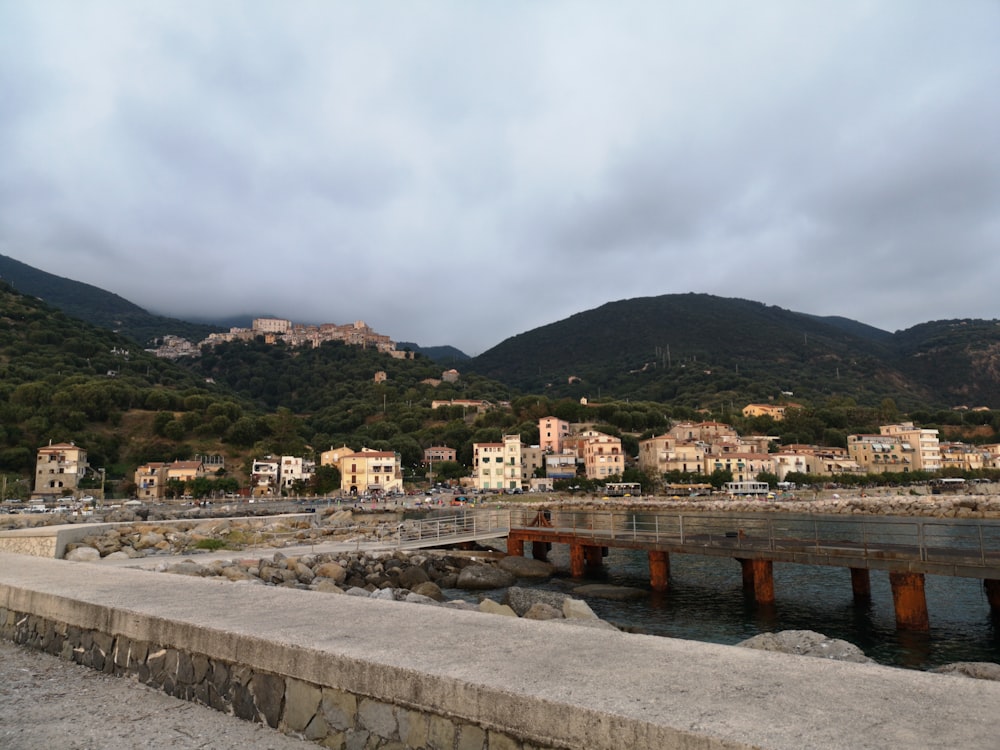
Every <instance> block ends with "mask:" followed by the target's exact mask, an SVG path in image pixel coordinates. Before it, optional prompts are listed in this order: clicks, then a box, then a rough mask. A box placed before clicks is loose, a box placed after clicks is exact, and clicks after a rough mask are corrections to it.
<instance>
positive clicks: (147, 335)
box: [0, 255, 223, 346]
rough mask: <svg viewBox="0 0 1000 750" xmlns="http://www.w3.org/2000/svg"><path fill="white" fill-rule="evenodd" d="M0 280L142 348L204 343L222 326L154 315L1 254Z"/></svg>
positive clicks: (101, 291)
mask: <svg viewBox="0 0 1000 750" xmlns="http://www.w3.org/2000/svg"><path fill="white" fill-rule="evenodd" d="M0 279H2V280H3V281H5V282H7V283H8V284H9V285H10V286H12V287H13V288H14V289H17V290H18V291H19V292H22V293H23V294H28V295H30V296H32V297H38V298H39V299H41V300H44V301H45V302H47V303H48V304H50V305H52V306H53V307H56V308H59V309H60V310H62V311H63V312H64V313H66V314H67V315H69V316H72V317H74V318H77V319H79V320H84V321H87V322H88V323H92V324H94V325H95V326H99V327H101V328H107V329H109V330H112V331H116V332H117V333H120V334H121V335H123V336H126V337H128V338H130V339H132V341H133V342H135V343H138V344H140V345H141V346H147V345H148V344H149V343H150V342H151V341H152V340H154V339H157V338H160V337H162V336H164V335H167V334H172V335H175V336H183V337H184V338H187V339H191V340H193V341H201V340H202V339H204V338H205V337H206V336H208V334H209V333H212V332H213V331H219V330H223V329H221V328H219V327H218V326H213V325H204V324H199V323H189V322H187V321H184V320H176V319H174V318H165V317H163V316H160V315H152V314H150V313H148V312H146V311H145V310H143V309H142V308H141V307H139V306H138V305H136V304H133V303H132V302H129V301H128V300H127V299H124V298H122V297H119V296H118V295H117V294H112V293H111V292H106V291H104V290H103V289H99V288H97V287H96V286H92V285H90V284H83V283H81V282H79V281H73V280H71V279H64V278H63V277H61V276H55V275H53V274H50V273H46V272H45V271H40V270H39V269H37V268H32V267H31V266H29V265H27V264H25V263H21V262H20V261H17V260H14V259H13V258H8V257H7V256H5V255H0Z"/></svg>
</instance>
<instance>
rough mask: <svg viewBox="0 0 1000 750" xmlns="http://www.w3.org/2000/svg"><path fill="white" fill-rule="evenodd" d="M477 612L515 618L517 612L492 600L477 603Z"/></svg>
mask: <svg viewBox="0 0 1000 750" xmlns="http://www.w3.org/2000/svg"><path fill="white" fill-rule="evenodd" d="M479 611H480V612H485V613H486V614H489V615H503V616H504V617H517V612H515V611H514V610H512V609H511V608H510V607H508V606H507V605H506V604H500V603H499V602H495V601H493V600H492V599H483V600H482V601H481V602H479Z"/></svg>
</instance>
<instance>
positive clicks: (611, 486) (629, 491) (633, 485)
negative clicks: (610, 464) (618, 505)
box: [604, 482, 642, 497]
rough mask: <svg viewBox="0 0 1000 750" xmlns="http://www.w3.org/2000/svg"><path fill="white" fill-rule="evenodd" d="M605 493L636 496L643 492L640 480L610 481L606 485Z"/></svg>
mask: <svg viewBox="0 0 1000 750" xmlns="http://www.w3.org/2000/svg"><path fill="white" fill-rule="evenodd" d="M604 494H605V495H607V496H608V497H636V496H638V495H641V494H642V485H641V484H640V483H639V482H608V483H607V484H606V485H604Z"/></svg>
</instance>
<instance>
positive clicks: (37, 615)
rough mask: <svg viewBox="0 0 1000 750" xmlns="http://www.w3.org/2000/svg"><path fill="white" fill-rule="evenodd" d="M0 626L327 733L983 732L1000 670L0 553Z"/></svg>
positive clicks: (875, 740) (651, 740) (625, 741)
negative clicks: (917, 668)
mask: <svg viewBox="0 0 1000 750" xmlns="http://www.w3.org/2000/svg"><path fill="white" fill-rule="evenodd" d="M0 637H3V638H6V639H10V640H13V641H16V642H19V643H24V644H27V645H29V646H33V647H35V648H39V649H44V650H46V651H48V652H50V653H55V654H59V655H61V656H62V657H64V658H67V659H72V660H73V661H77V662H79V663H82V664H86V665H89V666H91V667H93V668H95V669H101V670H103V671H105V672H109V673H113V674H119V675H122V676H127V677H131V678H133V679H137V680H141V681H143V682H145V683H147V684H152V685H157V686H159V687H160V688H162V689H163V690H165V691H167V692H169V693H171V694H173V695H177V696H179V697H183V698H187V699H190V700H195V701H198V702H201V703H204V704H206V705H210V706H214V707H216V708H218V709H220V710H223V711H227V712H230V713H233V714H235V715H237V716H241V717H244V718H247V719H251V720H255V721H262V722H266V723H268V724H270V725H271V726H274V727H277V728H279V729H282V730H284V731H286V732H289V733H294V734H299V735H302V736H306V737H309V738H310V739H314V740H316V741H318V742H321V743H323V744H325V745H326V746H329V747H352V746H358V747H361V746H365V747H386V748H388V747H414V748H442V749H443V748H447V749H448V750H455V749H456V748H460V749H461V750H466V749H467V748H475V749H476V750H498V749H501V748H502V749H504V750H507V749H513V748H518V749H522V750H531V749H532V748H588V750H591V749H593V750H599V749H601V748H607V749H608V750H611V749H612V748H614V749H615V750H618V749H620V748H631V749H634V750H644V749H646V748H648V749H650V750H652V749H653V748H657V749H660V748H682V749H690V748H705V749H708V748H730V749H734V748H750V747H761V748H778V749H782V748H789V749H791V748H795V750H800V749H801V748H806V747H821V748H853V749H855V750H856V749H858V748H886V747H922V748H949V749H950V748H955V747H962V748H969V749H974V748H991V749H992V748H995V747H996V734H995V719H994V713H995V707H996V706H997V705H1000V684H997V683H991V682H984V681H977V680H970V679H967V678H962V677H956V676H949V675H937V674H928V673H922V672H914V671H909V670H901V669H892V668H888V667H881V666H872V665H859V664H850V663H844V662H834V661H828V660H823V659H813V658H807V657H796V656H790V655H786V654H776V653H770V652H763V651H754V650H750V649H740V648H734V647H728V646H718V645H713V644H703V643H694V642H689V641H680V640H674V639H669V638H659V637H653V636H642V635H632V634H626V633H615V632H608V631H605V630H595V629H590V628H586V627H583V626H581V625H576V624H572V623H566V622H559V621H550V622H539V621H534V620H523V619H515V618H507V617H496V616H490V615H486V614H482V613H478V612H468V611H456V610H449V609H444V608H438V607H431V606H427V605H418V604H407V603H398V602H391V601H376V600H370V599H359V598H355V597H351V596H345V595H328V594H319V593H316V592H308V591H300V590H295V589H291V588H275V587H266V586H254V585H247V584H236V583H229V582H225V581H220V580H214V579H200V578H190V577H186V576H175V575H168V574H162V573H152V572H147V571H141V570H132V569H122V568H110V567H107V566H102V565H101V564H99V563H70V562H66V561H59V560H51V559H43V558H33V557H25V556H16V555H7V554H0Z"/></svg>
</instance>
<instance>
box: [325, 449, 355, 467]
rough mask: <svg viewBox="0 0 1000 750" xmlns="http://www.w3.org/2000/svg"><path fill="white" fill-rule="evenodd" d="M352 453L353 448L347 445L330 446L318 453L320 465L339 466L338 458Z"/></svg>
mask: <svg viewBox="0 0 1000 750" xmlns="http://www.w3.org/2000/svg"><path fill="white" fill-rule="evenodd" d="M352 453H354V448H352V447H351V446H349V445H342V446H340V447H339V448H330V450H328V451H323V452H322V453H320V454H319V465H320V466H336V467H337V468H340V459H341V458H343V457H344V456H349V455H351V454H352Z"/></svg>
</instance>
